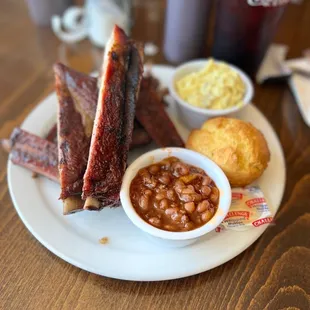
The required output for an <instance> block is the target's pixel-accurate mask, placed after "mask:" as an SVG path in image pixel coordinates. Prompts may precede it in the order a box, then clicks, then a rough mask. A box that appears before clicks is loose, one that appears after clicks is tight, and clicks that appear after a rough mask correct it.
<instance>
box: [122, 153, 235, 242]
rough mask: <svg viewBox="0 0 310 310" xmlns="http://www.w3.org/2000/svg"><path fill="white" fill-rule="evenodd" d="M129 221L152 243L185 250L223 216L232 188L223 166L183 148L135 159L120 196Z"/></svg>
mask: <svg viewBox="0 0 310 310" xmlns="http://www.w3.org/2000/svg"><path fill="white" fill-rule="evenodd" d="M120 197H121V203H122V206H123V209H124V211H125V213H126V214H127V216H128V217H129V219H130V220H131V221H132V222H133V224H134V225H136V226H137V227H138V228H140V229H141V230H142V231H144V232H146V233H147V234H148V235H149V236H152V237H155V239H154V238H153V239H154V240H156V241H157V242H160V243H163V244H165V245H170V246H185V245H188V244H190V243H193V242H194V241H196V240H197V239H198V238H200V237H202V236H203V235H205V234H207V233H209V232H211V231H213V230H214V229H215V228H216V227H217V226H218V225H219V224H220V223H221V222H222V221H223V219H224V218H225V216H226V214H227V212H228V210H229V207H230V203H231V188H230V185H229V182H228V180H227V178H226V176H225V174H224V172H223V171H222V170H221V168H220V167H219V166H217V165H216V164H215V163H214V162H213V161H211V160H210V159H208V158H207V157H205V156H203V155H201V154H199V153H196V152H194V151H191V150H187V149H183V148H162V149H156V150H153V151H151V152H148V153H146V154H144V155H142V156H141V157H139V158H138V159H136V160H135V161H134V162H133V163H132V164H131V165H130V166H129V167H128V168H127V170H126V173H125V175H124V178H123V184H122V188H121V192H120Z"/></svg>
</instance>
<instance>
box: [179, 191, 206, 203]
mask: <svg viewBox="0 0 310 310" xmlns="http://www.w3.org/2000/svg"><path fill="white" fill-rule="evenodd" d="M201 199H202V196H201V195H200V194H196V193H195V194H184V195H183V194H182V195H180V200H182V201H184V202H191V201H194V202H199V201H201Z"/></svg>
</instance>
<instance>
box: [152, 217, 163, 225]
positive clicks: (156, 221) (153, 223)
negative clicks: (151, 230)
mask: <svg viewBox="0 0 310 310" xmlns="http://www.w3.org/2000/svg"><path fill="white" fill-rule="evenodd" d="M149 222H150V223H151V224H152V225H154V226H159V225H160V223H161V221H160V219H159V218H158V217H151V218H150V219H149Z"/></svg>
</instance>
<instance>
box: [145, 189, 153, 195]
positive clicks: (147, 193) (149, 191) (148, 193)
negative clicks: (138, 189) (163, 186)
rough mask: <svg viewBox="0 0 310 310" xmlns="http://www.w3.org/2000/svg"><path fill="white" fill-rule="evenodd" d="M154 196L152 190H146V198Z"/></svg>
mask: <svg viewBox="0 0 310 310" xmlns="http://www.w3.org/2000/svg"><path fill="white" fill-rule="evenodd" d="M152 194H153V192H152V191H151V190H149V189H146V190H145V191H144V195H145V196H152Z"/></svg>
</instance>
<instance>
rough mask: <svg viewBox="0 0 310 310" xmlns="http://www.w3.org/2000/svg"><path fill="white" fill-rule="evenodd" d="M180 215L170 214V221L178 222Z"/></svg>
mask: <svg viewBox="0 0 310 310" xmlns="http://www.w3.org/2000/svg"><path fill="white" fill-rule="evenodd" d="M181 217H182V214H180V213H178V212H176V213H172V214H171V219H172V220H173V221H175V222H179V221H180V220H181Z"/></svg>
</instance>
